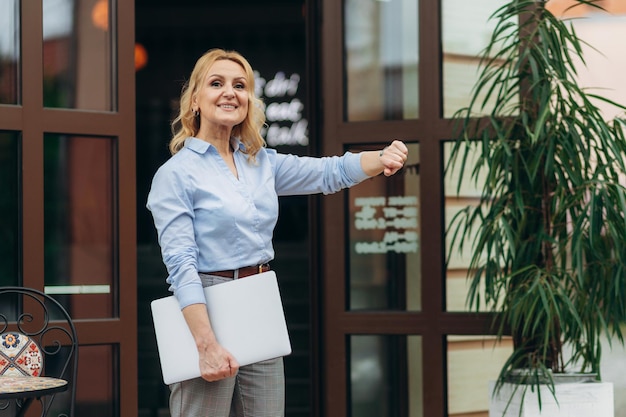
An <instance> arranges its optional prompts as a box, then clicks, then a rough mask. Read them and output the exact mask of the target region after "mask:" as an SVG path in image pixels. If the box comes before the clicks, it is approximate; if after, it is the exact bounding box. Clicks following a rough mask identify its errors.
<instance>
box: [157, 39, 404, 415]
mask: <svg viewBox="0 0 626 417" xmlns="http://www.w3.org/2000/svg"><path fill="white" fill-rule="evenodd" d="M263 110H264V108H263V105H262V103H261V101H260V100H259V99H258V98H257V97H255V95H254V74H253V71H252V68H251V66H250V64H249V63H248V61H246V59H245V58H244V57H242V56H241V55H240V54H238V53H237V52H233V51H224V50H220V49H214V50H210V51H208V52H207V53H205V54H204V55H203V56H202V57H200V59H199V60H198V61H197V63H196V65H195V67H194V69H193V72H192V73H191V77H190V79H189V82H188V84H187V85H186V86H185V88H183V92H182V95H181V98H180V113H179V115H178V117H177V118H176V119H175V120H174V122H173V123H172V127H173V129H172V130H173V132H174V137H173V138H172V140H171V142H170V151H171V153H172V157H171V158H170V159H169V160H168V161H167V162H165V163H164V164H163V166H161V167H160V168H159V170H158V171H157V173H156V174H155V176H154V179H153V182H152V188H151V190H150V193H149V196H148V204H147V206H148V208H149V209H150V211H151V212H152V215H153V218H154V222H155V226H156V229H157V232H158V236H159V244H160V246H161V251H162V255H163V261H164V263H165V265H166V267H167V270H168V274H169V275H168V278H167V282H168V283H169V284H170V290H171V291H173V292H174V294H175V295H176V297H177V299H178V301H179V303H180V306H181V309H182V312H183V315H184V317H185V320H186V321H187V324H188V325H189V328H190V330H191V333H192V335H193V337H194V340H195V342H196V346H197V348H198V353H199V359H200V370H201V374H202V377H201V378H197V379H193V380H190V381H184V382H181V383H177V384H172V385H171V386H170V389H171V395H170V411H171V415H172V416H173V417H182V416H184V417H208V416H211V417H215V416H229V415H230V416H249V417H252V416H253V417H263V416H267V417H276V416H282V415H284V375H283V362H282V358H278V359H275V360H271V361H266V362H261V363H257V364H253V365H248V366H245V367H242V368H239V365H238V363H237V361H236V360H235V358H234V357H233V356H232V355H231V354H230V353H229V352H228V351H226V350H225V349H224V348H223V347H222V346H220V344H219V343H218V342H217V341H216V339H215V335H214V334H213V331H212V329H211V323H210V322H209V318H208V315H207V310H206V305H205V302H206V301H205V299H204V295H203V291H202V287H203V286H209V285H214V284H218V283H220V282H224V281H226V280H231V279H236V278H241V277H243V276H248V275H252V274H255V273H258V272H259V271H266V270H268V268H269V266H268V265H267V263H268V262H270V261H271V260H272V259H273V257H274V250H273V247H272V241H271V239H272V233H273V230H274V226H275V225H276V221H277V216H278V196H280V195H295V194H312V193H324V194H328V193H334V192H337V191H339V190H341V189H343V188H346V187H351V186H353V185H356V184H358V183H359V182H361V181H363V180H365V179H366V178H369V177H371V176H375V175H378V174H380V173H381V172H384V173H385V175H393V174H394V173H396V172H397V171H398V170H399V169H401V168H402V166H403V165H404V162H405V161H406V159H407V153H408V150H407V148H406V146H405V145H404V144H403V143H402V142H400V141H394V142H392V143H391V144H390V145H389V146H387V147H385V148H384V149H383V150H381V151H366V152H361V153H358V154H354V153H349V152H346V153H345V154H344V155H342V156H335V157H327V158H310V157H297V156H293V155H284V154H279V153H277V152H276V151H275V150H271V149H267V148H265V147H264V144H265V143H264V140H263V138H262V137H261V135H260V130H261V127H262V126H263V124H264V122H265V116H264V112H263Z"/></svg>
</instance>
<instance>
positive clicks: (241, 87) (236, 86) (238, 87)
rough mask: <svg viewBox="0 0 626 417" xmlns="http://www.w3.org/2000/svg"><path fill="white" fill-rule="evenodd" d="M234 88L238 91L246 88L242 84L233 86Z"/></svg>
mask: <svg viewBox="0 0 626 417" xmlns="http://www.w3.org/2000/svg"><path fill="white" fill-rule="evenodd" d="M235 88H236V89H238V90H245V89H246V86H245V85H243V84H235Z"/></svg>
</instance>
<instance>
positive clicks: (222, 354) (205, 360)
mask: <svg viewBox="0 0 626 417" xmlns="http://www.w3.org/2000/svg"><path fill="white" fill-rule="evenodd" d="M183 316H184V317H185V321H186V322H187V325H188V326H189V330H191V334H192V335H193V338H194V340H195V341H196V347H197V349H198V356H199V360H200V375H201V376H202V378H204V379H205V380H207V381H209V382H212V381H219V380H220V379H224V378H230V377H231V376H235V375H236V374H237V371H238V370H239V363H238V362H237V360H236V359H235V357H234V356H233V355H232V354H231V353H230V352H229V351H227V350H226V349H224V348H223V347H222V345H220V344H219V343H218V342H217V340H216V339H215V334H214V333H213V329H212V328H211V322H210V321H209V315H208V313H207V309H206V305H204V304H191V305H188V306H187V307H185V308H183Z"/></svg>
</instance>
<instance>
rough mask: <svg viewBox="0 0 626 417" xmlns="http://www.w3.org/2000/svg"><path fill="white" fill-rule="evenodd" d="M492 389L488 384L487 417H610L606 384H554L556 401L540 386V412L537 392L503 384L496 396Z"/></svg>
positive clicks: (610, 402) (610, 386) (610, 398)
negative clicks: (488, 401) (488, 404)
mask: <svg viewBox="0 0 626 417" xmlns="http://www.w3.org/2000/svg"><path fill="white" fill-rule="evenodd" d="M494 386H495V383H494V382H490V383H489V395H490V406H489V417H614V410H613V384H612V383H610V382H585V383H572V384H557V385H555V386H554V388H555V390H556V399H555V396H554V395H553V394H552V392H551V391H550V389H549V388H548V386H542V387H541V389H540V394H541V410H539V401H538V399H537V392H536V390H535V391H533V390H532V389H531V387H530V386H520V385H516V384H510V383H506V384H504V386H503V387H502V389H500V391H499V392H497V393H494V392H493V388H494ZM524 388H526V393H525V394H524ZM516 389H517V390H516ZM557 400H558V402H557ZM509 402H510V403H509ZM522 404H523V407H522ZM507 405H508V408H507ZM520 408H521V414H520ZM505 410H506V412H505Z"/></svg>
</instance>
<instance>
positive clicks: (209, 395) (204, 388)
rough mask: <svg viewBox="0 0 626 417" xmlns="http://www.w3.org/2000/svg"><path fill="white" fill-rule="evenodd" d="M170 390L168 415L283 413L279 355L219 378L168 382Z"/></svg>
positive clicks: (257, 416)
mask: <svg viewBox="0 0 626 417" xmlns="http://www.w3.org/2000/svg"><path fill="white" fill-rule="evenodd" d="M170 391H171V392H170V414H171V416H172V417H283V416H284V414H285V383H284V370H283V358H277V359H272V360H269V361H265V362H259V363H255V364H252V365H248V366H244V367H241V368H239V372H238V373H237V375H235V376H234V377H231V378H226V379H222V380H220V381H215V382H207V381H205V380H204V379H202V378H195V379H191V380H189V381H183V382H179V383H176V384H171V385H170Z"/></svg>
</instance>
